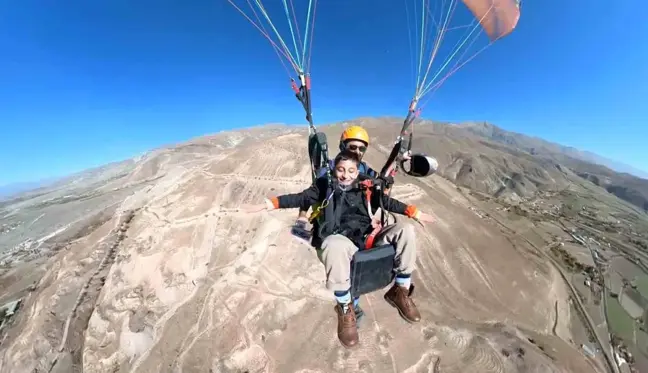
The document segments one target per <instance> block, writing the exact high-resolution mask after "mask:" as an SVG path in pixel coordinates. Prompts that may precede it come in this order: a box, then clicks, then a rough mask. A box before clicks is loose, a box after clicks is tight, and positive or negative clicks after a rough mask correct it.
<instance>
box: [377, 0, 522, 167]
mask: <svg viewBox="0 0 648 373" xmlns="http://www.w3.org/2000/svg"><path fill="white" fill-rule="evenodd" d="M460 3H463V5H464V6H465V7H463V9H458V8H461V7H458V5H459V4H460ZM405 10H406V14H407V18H408V19H407V25H406V27H407V29H408V31H409V34H408V36H409V43H410V50H411V51H412V64H413V72H414V76H415V80H416V84H415V87H414V94H413V95H412V97H411V101H410V103H409V108H408V112H407V116H406V118H405V121H404V122H403V127H402V128H401V132H400V134H399V135H398V137H397V138H396V142H395V145H394V148H393V149H392V152H391V154H390V156H389V158H388V160H387V163H386V164H385V165H384V166H383V168H382V170H381V175H385V176H386V175H387V174H388V173H389V174H391V176H393V174H395V173H396V171H397V169H398V167H399V164H402V163H403V162H402V160H403V158H404V155H405V153H406V152H408V151H409V150H410V149H411V146H412V125H413V122H414V120H415V119H416V118H417V117H418V116H419V115H420V111H421V109H422V108H423V107H424V106H425V104H426V103H424V104H422V105H419V104H420V103H421V100H422V98H423V97H424V96H426V95H427V96H428V97H427V99H428V100H429V98H430V97H429V95H430V94H431V93H434V92H435V91H436V90H437V89H438V88H439V87H440V86H441V85H442V84H443V83H444V82H445V81H446V80H447V79H448V78H449V77H450V76H452V75H453V74H454V73H455V72H457V71H458V70H459V69H460V68H461V67H463V66H464V65H465V64H467V63H468V62H470V61H471V60H472V59H474V58H475V57H476V56H477V55H478V54H480V53H481V52H483V51H484V50H485V49H486V48H488V47H489V46H491V45H492V44H493V43H495V42H496V41H497V40H499V39H501V38H503V37H504V36H506V35H508V34H510V33H511V32H513V30H514V29H515V27H516V26H517V23H518V20H519V19H520V0H444V1H437V0H420V1H419V0H412V1H408V0H405ZM458 10H459V13H461V11H463V13H464V17H463V18H468V19H470V22H469V24H467V25H465V24H461V23H459V24H456V22H455V23H454V24H453V22H452V21H453V16H456V13H457V11H458ZM412 15H413V17H411V16H412ZM456 18H457V19H461V18H462V17H456ZM457 22H463V21H457ZM412 31H413V32H412ZM483 34H485V35H486V36H487V38H485V39H488V41H487V43H486V45H484V46H482V47H481V48H479V47H477V48H475V46H479V44H480V43H478V40H479V39H480V35H483ZM446 38H448V39H450V40H451V41H450V42H449V43H448V42H447V40H445V39H446ZM444 41H446V43H443V42H444ZM426 162H428V158H426V156H421V157H417V158H416V160H413V161H412V162H411V167H413V168H412V169H410V171H411V172H412V173H414V174H417V175H428V174H431V173H433V172H434V170H436V168H437V167H438V165H436V164H435V162H432V161H431V160H429V162H432V163H427V166H429V168H428V169H426V168H425V167H427V166H426ZM421 167H423V168H421ZM412 173H410V172H408V174H412Z"/></svg>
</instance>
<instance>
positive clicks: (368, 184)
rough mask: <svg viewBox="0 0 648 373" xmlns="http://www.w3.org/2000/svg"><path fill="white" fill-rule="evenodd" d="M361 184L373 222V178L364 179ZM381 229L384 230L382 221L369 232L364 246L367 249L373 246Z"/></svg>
mask: <svg viewBox="0 0 648 373" xmlns="http://www.w3.org/2000/svg"><path fill="white" fill-rule="evenodd" d="M360 185H361V186H362V187H364V188H365V195H366V196H367V198H366V201H367V212H368V214H369V217H370V218H371V221H372V222H373V220H374V214H373V211H372V209H371V195H372V193H373V190H372V189H373V186H374V184H373V181H372V180H364V181H362V182H360ZM382 213H384V212H382ZM381 230H382V223H381V224H378V226H377V227H375V228H374V229H373V230H372V231H371V233H369V235H368V236H367V238H366V239H365V247H364V249H365V250H368V249H371V248H373V246H374V241H375V240H376V236H377V235H378V233H380V231H381Z"/></svg>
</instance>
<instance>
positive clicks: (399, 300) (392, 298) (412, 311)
mask: <svg viewBox="0 0 648 373" xmlns="http://www.w3.org/2000/svg"><path fill="white" fill-rule="evenodd" d="M413 291H414V285H411V284H410V288H409V289H407V288H405V287H403V286H399V285H396V284H394V285H393V286H392V287H391V289H389V291H387V293H385V300H386V301H387V303H389V304H391V305H392V306H394V307H396V309H397V310H398V313H399V314H400V315H401V317H402V318H404V319H405V321H408V322H410V323H415V322H419V321H421V314H420V313H419V311H418V308H416V304H414V300H412V298H411V297H410V296H411V295H412V292H413Z"/></svg>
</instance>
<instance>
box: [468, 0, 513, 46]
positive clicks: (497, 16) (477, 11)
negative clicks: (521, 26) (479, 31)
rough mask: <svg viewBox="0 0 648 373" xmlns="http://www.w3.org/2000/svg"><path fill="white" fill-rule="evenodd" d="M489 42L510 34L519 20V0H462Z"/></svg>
mask: <svg viewBox="0 0 648 373" xmlns="http://www.w3.org/2000/svg"><path fill="white" fill-rule="evenodd" d="M463 2H464V4H466V6H467V7H468V9H470V11H471V12H472V14H473V15H474V16H475V18H477V19H478V20H479V23H480V24H481V26H482V27H483V28H484V31H486V34H487V35H488V37H489V38H490V39H491V40H497V39H499V38H501V37H504V36H506V35H508V34H510V33H511V32H512V31H513V29H515V26H516V25H517V23H518V20H519V19H520V1H519V0H463Z"/></svg>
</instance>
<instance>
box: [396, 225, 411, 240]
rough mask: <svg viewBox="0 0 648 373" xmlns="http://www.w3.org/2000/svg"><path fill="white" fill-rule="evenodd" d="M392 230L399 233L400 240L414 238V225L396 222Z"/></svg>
mask: <svg viewBox="0 0 648 373" xmlns="http://www.w3.org/2000/svg"><path fill="white" fill-rule="evenodd" d="M393 229H394V230H396V231H397V232H398V233H399V236H400V238H401V239H404V240H413V239H415V238H416V230H415V229H414V225H412V224H410V223H408V222H404V221H398V222H396V223H395V224H394V228H393Z"/></svg>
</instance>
